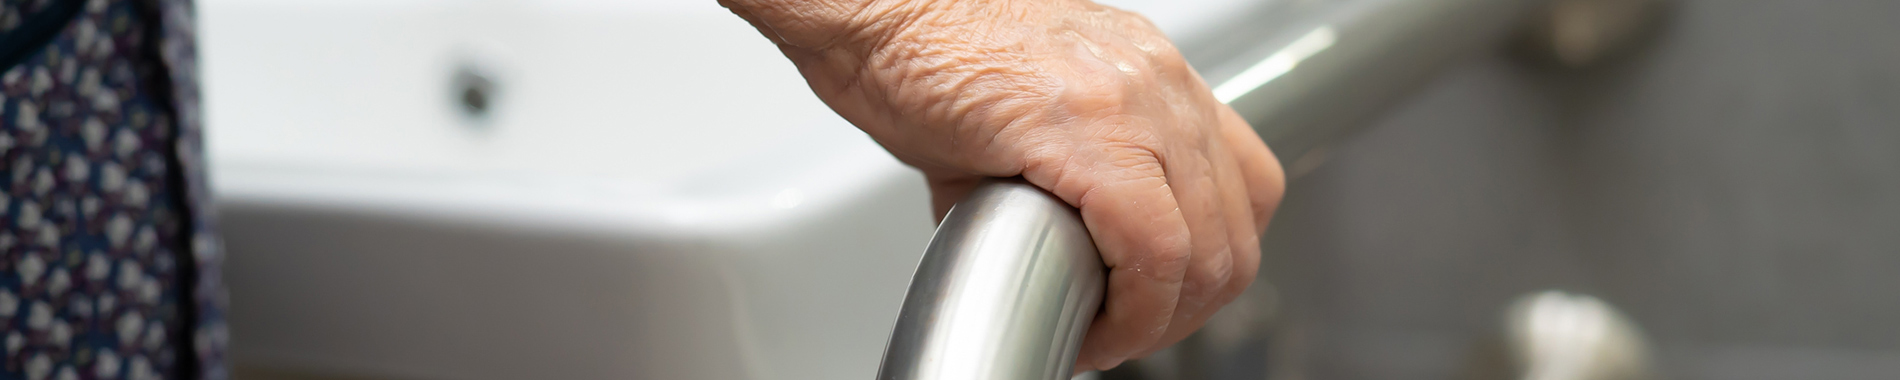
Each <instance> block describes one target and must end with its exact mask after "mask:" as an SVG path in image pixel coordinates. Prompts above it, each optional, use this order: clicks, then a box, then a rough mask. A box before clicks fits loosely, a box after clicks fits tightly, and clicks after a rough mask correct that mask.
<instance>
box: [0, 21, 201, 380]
mask: <svg viewBox="0 0 1900 380" xmlns="http://www.w3.org/2000/svg"><path fill="white" fill-rule="evenodd" d="M49 20H50V21H49ZM192 28H193V25H192V10H191V4H190V2H189V0H0V61H4V62H0V64H11V65H10V66H7V67H5V68H4V70H5V71H4V72H0V197H3V198H4V202H0V250H4V255H5V258H4V259H0V346H3V347H4V350H5V356H4V357H3V358H0V359H3V360H0V379H29V380H41V379H56V380H81V379H175V378H205V379H222V378H226V377H228V370H227V369H226V367H225V365H224V355H223V347H224V345H225V342H226V340H227V339H226V335H225V329H224V327H223V313H222V310H223V309H224V308H223V306H224V303H225V302H226V301H225V296H224V294H223V289H222V286H221V279H220V276H219V264H220V262H221V261H222V257H221V253H220V252H219V248H218V242H217V240H216V239H215V238H214V236H215V235H213V234H212V231H213V229H212V223H213V220H211V218H210V217H211V210H210V209H209V204H208V203H207V192H206V189H205V182H204V176H203V163H202V159H201V158H200V157H201V154H200V152H201V147H200V145H201V144H200V141H201V137H200V136H201V135H200V134H199V128H198V126H199V114H198V104H197V103H198V94H197V86H196V84H197V78H196V67H195V66H196V58H195V56H194V54H195V51H194V49H195V48H194V44H193V42H194V41H193V39H192V34H193V29H192ZM36 31H38V32H36ZM35 36H37V37H35ZM21 46H24V47H25V48H22V49H16V50H7V49H10V48H11V47H21ZM8 51H18V52H19V53H18V54H12V56H11V57H10V56H9V54H10V53H7V52H8Z"/></svg>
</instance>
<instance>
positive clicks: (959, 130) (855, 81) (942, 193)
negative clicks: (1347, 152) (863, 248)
mask: <svg viewBox="0 0 1900 380" xmlns="http://www.w3.org/2000/svg"><path fill="white" fill-rule="evenodd" d="M720 2H721V4H723V5H725V6H726V7H727V8H729V9H731V10H732V11H733V13H736V14H738V15H739V16H740V17H742V18H745V19H746V21H748V22H751V23H752V25H753V26H754V27H757V28H758V29H759V31H760V32H761V33H763V34H764V35H765V36H766V37H767V38H770V39H771V40H772V41H773V42H775V43H777V44H778V46H779V49H780V50H782V51H783V52H784V53H785V56H786V57H788V58H790V59H791V60H792V62H793V63H794V64H796V65H797V66H798V70H799V72H800V73H802V74H803V75H804V76H805V79H806V81H808V82H809V83H810V85H811V87H812V91H813V92H815V93H817V94H818V97H819V98H821V99H823V100H824V102H825V104H828V105H830V106H831V108H832V109H833V110H835V111H837V112H838V114H840V115H843V116H844V118H845V119H846V120H849V121H850V122H851V123H852V124H855V125H857V126H858V128H861V129H863V130H864V131H865V132H866V133H868V134H870V135H871V137H872V138H873V139H875V140H877V142H878V143H879V144H882V145H883V146H884V147H885V148H886V149H888V150H890V152H891V154H893V155H895V156H896V157H897V158H898V159H900V160H902V161H904V162H905V163H907V164H910V165H912V166H915V167H917V168H918V169H920V170H922V171H923V173H924V175H925V177H927V178H928V180H929V182H930V188H931V195H932V197H933V198H934V200H935V208H936V212H937V215H938V217H939V218H941V217H942V215H943V214H944V213H945V212H947V211H948V209H949V207H950V206H951V205H952V204H953V203H955V202H956V201H957V200H959V199H961V198H963V196H964V195H966V194H967V193H969V192H970V191H971V189H972V187H974V186H975V185H976V183H977V181H978V180H979V179H981V178H983V177H1011V176H1022V177H1023V178H1024V179H1026V180H1028V181H1029V182H1030V183H1032V184H1035V185H1036V186H1040V187H1042V188H1044V189H1048V190H1049V191H1050V192H1052V193H1054V194H1055V195H1056V196H1058V197H1060V198H1062V199H1063V200H1064V201H1067V202H1068V203H1069V204H1070V205H1074V206H1075V207H1077V208H1079V209H1080V210H1081V213H1082V220H1083V222H1084V223H1086V224H1087V225H1088V229H1089V232H1090V233H1091V234H1092V235H1093V236H1094V239H1095V244H1096V247H1097V248H1098V249H1099V250H1100V251H1101V254H1102V261H1103V263H1105V264H1107V265H1108V267H1109V277H1108V282H1109V284H1108V293H1107V299H1106V301H1105V302H1104V304H1103V310H1102V312H1101V313H1100V314H1099V315H1097V316H1096V319H1095V322H1094V323H1093V325H1092V326H1091V327H1090V329H1089V332H1088V335H1087V337H1086V338H1085V339H1084V343H1083V348H1082V353H1081V357H1080V358H1079V359H1078V363H1077V368H1078V370H1082V369H1091V368H1092V369H1108V368H1113V367H1115V366H1116V365H1119V364H1120V363H1121V362H1123V361H1124V360H1127V359H1132V358H1140V357H1143V356H1146V355H1148V354H1150V353H1152V352H1154V351H1156V350H1159V349H1161V348H1164V347H1167V346H1168V345H1171V344H1173V343H1174V342H1176V341H1179V340H1181V339H1182V338H1184V337H1186V336H1187V335H1188V334H1189V333H1192V332H1193V331H1194V330H1195V329H1197V328H1199V327H1200V326H1201V325H1202V324H1203V323H1205V322H1206V321H1207V318H1208V317H1209V316H1210V315H1212V314H1213V313H1214V312H1215V311H1216V310H1218V309H1219V307H1220V306H1221V305H1224V304H1226V303H1228V302H1229V301H1232V300H1233V299H1234V297H1236V296H1238V295H1239V294H1240V292H1241V291H1242V290H1243V289H1245V288H1246V287H1247V285H1248V284H1249V283H1251V282H1252V281H1253V278H1254V274H1255V273H1256V271H1257V270H1258V266H1259V261H1260V254H1259V236H1260V233H1261V232H1262V231H1263V230H1264V229H1265V228H1266V225H1267V219H1268V217H1269V216H1271V215H1272V214H1273V210H1274V208H1275V207H1277V205H1278V204H1279V200H1280V195H1281V192H1282V189H1283V186H1284V178H1283V176H1282V173H1281V169H1280V166H1279V162H1278V161H1277V160H1275V159H1274V157H1273V155H1272V154H1271V153H1270V152H1268V150H1267V147H1266V145H1265V144H1264V143H1262V142H1261V141H1260V137H1259V136H1258V135H1256V134H1254V132H1253V129H1252V128H1250V127H1249V126H1248V125H1247V123H1246V121H1244V120H1242V119H1241V118H1240V117H1239V115H1237V114H1235V113H1234V111H1233V110H1232V109H1230V108H1228V107H1227V106H1226V105H1223V104H1221V103H1220V102H1219V101H1217V100H1215V98H1214V96H1213V94H1212V93H1210V91H1209V90H1208V87H1207V85H1206V84H1205V83H1204V82H1202V80H1201V78H1200V76H1199V75H1198V74H1196V73H1195V72H1194V70H1193V69H1192V68H1189V67H1188V65H1187V63H1186V61H1185V60H1184V59H1182V57H1181V55H1180V53H1179V52H1177V51H1176V50H1175V48H1174V45H1173V44H1171V43H1170V42H1169V41H1168V39H1167V38H1166V37H1165V36H1163V35H1162V34H1161V32H1160V31H1158V30H1156V29H1155V27H1154V25H1152V24H1150V23H1149V22H1148V21H1147V20H1146V19H1144V18H1142V17H1141V16H1139V15H1136V14H1133V13H1129V12H1125V11H1121V10H1118V9H1114V8H1110V7H1106V6H1101V5H1097V4H1095V3H1092V2H1089V1H1087V0H1022V1H952V0H945V1H929V0H910V1H905V0H720Z"/></svg>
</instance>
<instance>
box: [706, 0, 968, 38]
mask: <svg viewBox="0 0 1900 380" xmlns="http://www.w3.org/2000/svg"><path fill="white" fill-rule="evenodd" d="M938 2H939V1H934V0H719V4H720V5H722V6H725V7H726V8H727V9H731V10H732V13H734V14H737V15H739V17H741V18H744V19H745V20H746V21H747V22H750V23H752V26H754V27H757V28H758V29H759V32H760V33H762V34H765V36H766V38H770V39H772V42H774V43H777V44H779V45H782V46H785V47H791V48H799V49H805V50H829V49H846V50H861V49H868V48H872V47H874V46H875V45H877V44H880V43H882V42H883V41H884V40H887V39H889V38H890V36H891V35H892V34H894V33H895V30H897V29H900V28H901V26H902V25H905V24H909V23H910V22H912V21H913V20H916V19H917V18H918V17H919V16H920V15H921V14H923V13H925V12H924V10H925V9H928V8H932V7H933V6H935V4H933V3H938Z"/></svg>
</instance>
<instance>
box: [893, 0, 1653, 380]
mask: <svg viewBox="0 0 1900 380" xmlns="http://www.w3.org/2000/svg"><path fill="white" fill-rule="evenodd" d="M1261 3H1262V4H1263V6H1262V7H1261V8H1259V9H1257V10H1255V11H1254V12H1253V13H1254V14H1251V15H1250V19H1252V21H1250V22H1247V23H1242V24H1239V25H1238V26H1236V27H1235V28H1234V30H1232V31H1230V32H1231V33H1224V34H1221V35H1220V36H1219V37H1218V38H1212V39H1209V40H1207V41H1199V42H1196V43H1192V44H1185V45H1182V46H1181V48H1182V51H1183V53H1184V54H1186V55H1187V57H1188V59H1189V60H1190V61H1191V62H1194V64H1195V66H1196V67H1197V68H1204V69H1205V70H1202V72H1203V73H1205V74H1206V75H1207V78H1208V79H1210V82H1209V83H1210V84H1214V86H1213V87H1214V88H1213V90H1214V92H1215V94H1216V96H1217V97H1218V98H1219V99H1220V100H1221V101H1222V102H1225V103H1227V104H1228V105H1230V106H1232V107H1233V108H1234V110H1235V111H1236V112H1238V113H1240V114H1241V115H1242V116H1243V117H1246V118H1247V121H1248V122H1249V123H1252V124H1253V127H1254V130H1255V131H1256V132H1258V133H1259V134H1260V136H1261V138H1262V139H1264V140H1266V142H1267V143H1268V145H1270V146H1272V147H1273V150H1274V152H1275V154H1277V155H1279V156H1280V159H1281V161H1282V162H1283V163H1285V164H1287V165H1288V166H1289V170H1288V171H1289V173H1288V175H1289V176H1290V177H1297V176H1299V175H1300V174H1301V173H1302V172H1304V171H1305V170H1303V169H1302V167H1310V166H1312V165H1314V163H1316V162H1321V161H1324V159H1323V158H1324V156H1325V154H1322V153H1324V151H1325V150H1326V149H1324V147H1325V146H1327V145H1330V144H1333V143H1336V142H1337V141H1339V140H1340V139H1342V138H1344V136H1346V135H1349V134H1350V133H1352V132H1353V130H1355V129H1357V128H1356V126H1358V125H1360V124H1363V123H1364V122H1365V120H1366V119H1367V115H1368V114H1370V112H1368V111H1369V110H1375V109H1379V108H1382V107H1383V106H1385V105H1387V104H1389V103H1392V102H1393V101H1395V99H1397V98H1398V97H1400V96H1401V95H1403V94H1405V93H1406V92H1408V91H1410V90H1411V89H1412V88H1414V87H1417V86H1418V85H1419V84H1422V83H1424V82H1425V81H1426V80H1427V79H1429V78H1431V77H1433V76H1434V74H1435V73H1437V72H1438V71H1439V69H1440V68H1442V67H1444V66H1446V65H1447V64H1448V63H1449V62H1451V61H1453V60H1454V59H1456V58H1457V57H1459V56H1462V55H1466V54H1469V53H1471V52H1474V51H1477V50H1479V49H1481V48H1483V47H1484V46H1488V45H1495V43H1496V42H1498V41H1499V40H1501V39H1503V37H1505V36H1507V35H1508V34H1507V33H1508V32H1510V31H1511V30H1513V28H1529V31H1530V33H1531V34H1529V35H1530V36H1533V37H1538V36H1543V35H1544V34H1549V33H1545V32H1548V31H1549V30H1554V29H1564V30H1568V31H1573V32H1574V31H1578V30H1581V31H1589V32H1593V33H1598V34H1603V35H1602V36H1598V35H1596V34H1592V35H1590V36H1569V35H1565V36H1569V37H1590V38H1582V40H1583V41H1584V42H1605V43H1610V42H1615V41H1618V40H1629V39H1630V38H1619V37H1616V36H1620V35H1627V34H1630V33H1633V32H1630V31H1627V30H1622V29H1628V28H1633V27H1635V26H1637V25H1642V23H1641V22H1638V21H1641V20H1644V19H1650V18H1653V17H1654V15H1652V13H1656V10H1657V9H1661V7H1659V6H1654V4H1652V3H1660V1H1656V0H1329V1H1303V2H1261ZM1553 3H1565V4H1566V6H1563V7H1553V6H1551V5H1552V4H1553ZM1639 3H1640V4H1639ZM1638 5H1641V6H1638ZM1618 7H1620V8H1618ZM1599 8H1601V9H1607V10H1618V9H1621V10H1623V11H1621V12H1620V13H1619V12H1608V11H1604V12H1595V11H1594V10H1598V9H1599ZM1566 10H1568V11H1569V13H1575V14H1568V13H1565V11H1566ZM1526 21H1529V25H1525V23H1526ZM1619 28H1622V29H1619ZM1632 30H1633V29H1632ZM1544 37H1548V36H1544ZM1599 37H1600V38H1599ZM1571 39H1577V38H1571ZM1550 40H1551V41H1554V42H1553V43H1554V44H1555V45H1556V46H1544V47H1541V48H1539V50H1554V51H1560V52H1561V51H1565V50H1566V49H1568V50H1577V49H1570V48H1568V47H1566V46H1563V45H1564V39H1563V38H1555V37H1552V39H1550ZM1598 40H1602V41H1598ZM1529 41H1530V42H1532V43H1533V45H1538V44H1544V42H1538V41H1539V40H1538V39H1537V38H1533V39H1532V40H1529ZM1606 41H1607V42H1606ZM1589 47H1591V48H1594V49H1598V50H1612V49H1611V48H1610V47H1604V46H1589ZM1105 277H1106V276H1105V275H1104V272H1103V268H1102V262H1101V259H1100V258H1099V257H1098V256H1097V255H1096V251H1095V246H1094V244H1093V243H1092V241H1091V240H1090V239H1089V234H1088V229H1087V228H1085V227H1084V226H1083V225H1082V222H1081V218H1080V217H1079V216H1078V215H1077V214H1076V211H1075V210H1074V209H1073V208H1071V207H1069V206H1068V205H1067V204H1065V203H1064V202H1062V201H1061V200H1060V199H1056V198H1055V197H1054V196H1051V195H1049V194H1048V193H1046V192H1043V191H1042V190H1040V189H1037V188H1036V187H1035V186H1033V185H1030V184H1028V183H1025V182H1022V181H1021V180H1019V179H1002V180H991V181H989V182H985V183H984V184H982V185H980V186H978V187H977V189H976V190H975V191H974V192H972V193H971V194H970V196H969V198H966V199H964V200H963V201H962V202H959V203H957V205H956V207H955V208H954V209H952V210H951V211H950V214H949V215H948V216H946V217H945V219H944V221H943V224H942V225H941V226H940V227H938V228H937V235H936V236H935V237H934V238H933V239H932V240H931V242H930V247H929V248H928V249H926V251H925V253H924V258H923V263H922V264H921V265H919V266H918V268H917V274H916V276H915V277H913V278H912V279H911V284H910V293H909V295H908V296H907V297H906V298H905V299H904V306H903V308H902V310H901V311H900V312H899V314H898V318H897V326H896V329H895V331H893V332H892V334H891V339H890V342H889V343H888V345H887V346H886V347H885V353H884V362H883V365H882V366H881V367H880V368H879V369H878V379H880V380H925V379H930V380H939V379H941V380H964V379H1066V378H1068V377H1069V375H1070V371H1071V369H1072V366H1073V364H1074V361H1075V356H1076V354H1077V349H1078V348H1079V346H1080V345H1081V342H1082V335H1083V333H1084V332H1086V331H1087V330H1088V325H1089V322H1090V320H1092V319H1093V317H1094V315H1095V312H1096V310H1097V308H1098V307H1099V305H1100V304H1101V299H1102V296H1103V288H1104V287H1105V283H1104V281H1105Z"/></svg>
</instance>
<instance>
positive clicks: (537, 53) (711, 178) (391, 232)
mask: <svg viewBox="0 0 1900 380" xmlns="http://www.w3.org/2000/svg"><path fill="white" fill-rule="evenodd" d="M1117 3H1121V4H1122V5H1128V6H1133V7H1136V8H1138V9H1140V8H1146V9H1153V10H1156V11H1157V12H1155V13H1153V14H1152V16H1154V18H1155V20H1156V21H1157V23H1159V24H1161V25H1162V26H1163V27H1164V28H1165V29H1167V30H1168V31H1169V32H1170V33H1171V34H1174V35H1176V36H1177V37H1180V38H1191V37H1192V36H1197V35H1207V34H1209V33H1212V32H1211V31H1213V30H1217V29H1218V28H1217V27H1218V26H1219V25H1222V24H1223V23H1226V22H1231V21H1232V20H1228V19H1230V18H1231V16H1229V15H1231V14H1234V13H1235V12H1231V10H1233V9H1235V8H1236V7H1243V6H1249V5H1250V4H1251V3H1252V2H1251V1H1247V0H1203V1H1190V2H1185V3H1184V2H1179V1H1176V2H1163V1H1122V2H1117ZM199 12H200V15H201V17H202V20H201V25H202V31H203V41H202V46H203V54H204V56H203V61H204V69H205V71H206V75H205V80H206V82H205V85H206V88H205V94H206V111H207V113H208V128H209V136H210V157H211V160H212V162H211V164H212V168H213V170H212V175H213V177H212V182H213V186H214V188H215V190H216V191H217V192H218V195H219V197H220V200H221V205H220V206H221V207H222V215H223V218H224V219H223V222H224V226H225V227H224V232H225V236H226V240H227V243H228V245H229V248H230V252H231V257H230V262H229V266H228V267H227V268H226V273H227V279H228V282H229V285H230V287H231V294H232V305H233V306H232V310H231V318H232V324H233V333H234V344H233V349H234V351H233V353H234V355H235V358H236V360H237V364H238V365H239V367H240V373H243V371H246V370H250V371H273V372H298V373H329V374H342V375H352V376H367V377H376V378H414V379H519V378H654V379H742V378H743V379H838V378H869V377H871V376H872V374H873V373H874V371H875V370H876V367H877V362H878V359H879V356H880V354H881V351H882V347H883V344H884V340H885V337H886V335H887V334H888V333H889V328H890V324H891V322H892V321H893V320H894V318H895V315H896V311H897V306H898V304H899V302H900V301H901V299H902V296H903V292H904V289H905V283H906V282H907V281H908V279H909V276H910V273H911V271H912V270H913V269H914V266H915V263H916V260H917V257H918V255H919V254H921V253H922V249H923V247H924V245H925V244H926V243H927V242H928V240H929V237H930V233H931V230H932V228H933V226H932V224H931V220H930V215H929V210H928V203H927V195H926V193H925V190H924V187H923V184H922V180H921V177H920V176H919V175H917V174H916V173H914V172H913V171H912V170H910V169H908V168H905V167H903V166H902V165H901V164H899V163H898V162H897V161H895V160H894V159H892V158H891V157H890V156H889V155H888V154H886V153H884V152H883V151H882V150H881V149H879V148H878V146H877V145H876V144H874V143H872V142H871V141H870V139H869V138H867V137H865V136H864V135H863V134H862V133H860V132H858V131H857V130H855V129H853V128H851V126H850V125H849V124H847V123H845V122H844V121H843V120H842V119H839V118H838V117H837V116H835V115H833V114H832V113H831V111H830V110H829V109H827V108H826V107H824V105H823V104H822V103H820V102H818V100H817V99H816V98H815V97H813V96H812V95H811V94H810V91H809V90H808V89H807V88H806V87H805V85H804V83H803V81H802V79H801V78H800V77H799V76H798V74H797V72H796V71H795V70H794V68H793V67H792V65H791V64H790V63H788V62H786V61H785V60H784V59H783V57H781V56H780V55H779V54H778V52H777V50H776V49H774V48H773V47H772V46H771V45H770V43H768V42H767V41H766V40H765V39H764V38H761V37H759V36H758V34H757V32H755V31H753V30H752V29H751V28H750V27H749V26H747V25H746V24H745V23H744V22H743V21H741V20H739V19H738V18H736V17H734V16H732V15H731V14H729V13H727V12H726V11H725V10H724V9H721V8H719V7H718V6H717V5H716V3H715V2H714V1H712V0H636V1H626V0H558V1H507V0H486V1H481V0H469V1H449V0H348V1H341V0H204V1H201V4H200V10H199ZM463 68H470V69H474V70H475V71H478V72H482V73H486V74H488V75H489V77H490V78H491V79H492V80H493V81H494V82H495V83H496V84H497V86H496V87H497V89H498V91H497V92H496V99H495V101H494V106H493V107H492V111H491V113H490V114H489V115H488V116H486V117H479V118H478V117H470V116H467V115H464V114H462V113H461V111H460V110H459V109H458V108H457V105H456V102H455V97H454V93H455V91H454V90H453V89H454V88H455V87H454V84H455V83H456V82H455V78H456V73H457V72H458V70H460V69H463Z"/></svg>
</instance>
